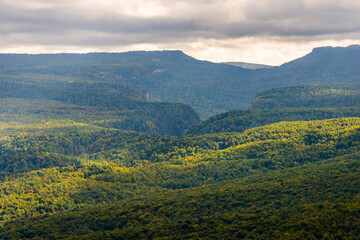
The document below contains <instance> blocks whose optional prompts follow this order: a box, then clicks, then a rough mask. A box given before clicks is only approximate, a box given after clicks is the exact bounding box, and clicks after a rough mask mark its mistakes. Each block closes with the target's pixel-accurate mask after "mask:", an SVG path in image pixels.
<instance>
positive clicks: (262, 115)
mask: <svg viewBox="0 0 360 240" xmlns="http://www.w3.org/2000/svg"><path fill="white" fill-rule="evenodd" d="M342 117H360V108H359V107H349V108H284V109H271V110H233V111H229V112H226V113H222V114H218V115H215V116H213V117H211V118H209V119H208V120H206V121H203V122H201V123H200V124H198V125H194V126H193V127H191V128H190V129H188V130H186V131H185V134H187V135H190V134H206V133H220V132H244V131H245V130H247V129H250V128H254V127H261V126H265V125H268V124H271V123H277V122H284V121H311V120H323V119H331V118H342Z"/></svg>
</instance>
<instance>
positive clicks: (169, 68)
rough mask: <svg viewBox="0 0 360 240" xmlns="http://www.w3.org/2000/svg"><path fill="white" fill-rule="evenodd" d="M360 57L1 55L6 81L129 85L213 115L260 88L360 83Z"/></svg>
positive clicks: (356, 50)
mask: <svg viewBox="0 0 360 240" xmlns="http://www.w3.org/2000/svg"><path fill="white" fill-rule="evenodd" d="M359 56H360V47H359V46H350V47H347V48H330V47H327V48H318V49H314V50H313V51H312V52H311V53H309V54H308V55H306V56H304V57H303V58H300V59H297V60H294V61H292V62H289V63H287V64H284V65H282V66H280V67H273V68H269V69H255V70H251V69H244V68H240V67H235V66H230V65H226V64H216V63H211V62H206V61H199V60H196V59H194V58H191V57H189V56H187V55H185V54H184V53H182V52H180V51H155V52H127V53H89V54H53V55H52V54H48V55H47V54H43V55H41V54H40V55H21V54H19V55H14V54H0V80H3V81H10V82H19V81H20V82H25V83H26V84H39V83H40V82H42V83H41V84H44V83H49V84H55V83H56V84H58V85H59V84H60V85H61V84H64V83H74V84H79V83H84V82H91V83H94V84H108V85H109V86H111V88H116V86H118V85H121V86H124V85H125V86H127V87H128V88H129V89H128V90H129V91H130V90H131V91H135V92H141V94H140V95H142V96H143V97H144V96H145V98H146V96H148V97H149V99H150V101H155V100H156V101H158V100H160V101H165V102H183V103H187V104H189V105H191V106H193V107H194V108H195V110H196V111H197V113H198V114H199V115H200V117H201V118H202V119H207V118H209V117H211V116H213V115H215V114H217V113H222V112H226V111H229V110H233V109H245V108H246V107H247V106H248V105H249V104H250V103H251V101H252V100H253V98H254V97H255V95H256V94H257V93H258V92H259V91H265V90H269V89H272V88H277V87H284V86H293V85H298V84H313V83H321V84H329V83H358V76H359V74H360V72H359V71H360V70H359V68H358V63H359V60H360V59H359ZM147 94H148V95H147ZM146 99H147V98H146Z"/></svg>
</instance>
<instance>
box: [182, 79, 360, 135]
mask: <svg viewBox="0 0 360 240" xmlns="http://www.w3.org/2000/svg"><path fill="white" fill-rule="evenodd" d="M341 117H360V85H359V84H342V85H340V84H332V85H311V86H307V85H300V86H293V87H283V88H275V89H271V90H268V91H265V92H261V93H259V94H257V97H256V98H255V100H254V101H253V102H252V103H251V104H250V106H249V107H248V109H247V110H233V111H230V112H227V113H223V114H219V115H215V116H213V117H211V118H209V119H208V120H206V121H204V122H202V123H201V124H199V125H196V126H193V127H192V128H190V129H189V130H187V131H186V133H187V134H204V133H217V132H243V131H245V130H246V129H249V128H253V127H259V126H264V125H267V124H271V123H276V122H281V121H309V120H322V119H331V118H341Z"/></svg>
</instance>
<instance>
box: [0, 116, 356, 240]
mask: <svg viewBox="0 0 360 240" xmlns="http://www.w3.org/2000/svg"><path fill="white" fill-rule="evenodd" d="M61 124H62V125H61ZM359 127H360V120H359V119H358V118H341V119H333V120H323V121H310V122H284V123H277V124H272V125H268V126H264V127H260V128H254V129H250V130H246V131H245V132H244V133H221V134H210V135H209V134H208V135H194V136H187V137H166V136H152V135H147V134H142V133H135V132H124V131H120V130H116V129H107V128H103V127H99V126H93V125H89V124H76V123H58V126H52V127H45V126H44V125H41V126H40V125H38V126H32V127H31V128H30V127H29V126H27V128H12V129H3V131H2V137H1V158H0V162H1V163H2V164H1V165H0V168H1V171H2V175H1V176H2V177H1V179H2V180H1V182H2V184H1V189H0V194H1V198H0V206H1V212H0V216H1V223H2V225H3V227H2V228H1V229H0V234H1V235H0V236H1V238H3V239H25V238H30V239H31V238H36V237H37V238H39V237H40V238H45V239H63V238H69V239H91V238H95V239H106V238H109V239H118V238H127V239H139V238H143V239H144V238H145V239H146V238H154V237H160V238H161V237H162V238H165V237H169V238H170V239H179V238H180V239H182V238H184V239H186V238H214V237H215V238H216V237H221V236H227V237H228V238H233V239H236V238H239V237H249V238H267V237H269V236H271V237H275V236H276V237H277V238H283V239H286V238H289V239H291V238H290V237H291V236H296V237H297V238H298V239H301V238H303V237H304V236H305V237H309V238H314V239H315V238H317V237H319V236H334V234H337V236H338V237H343V238H344V237H346V236H348V237H350V239H351V237H352V236H356V234H357V233H358V231H359V228H358V224H356V223H357V221H358V219H359V216H358V199H359V198H358V194H359V189H358V187H357V180H356V179H359V178H358V174H359V171H358V169H359V167H360V166H358V165H359V164H358V162H359V161H358V160H359V154H358V152H359V150H360V149H359V147H360V144H359V143H360V142H359V141H360V130H359ZM109 204H110V205H109ZM314 211H315V212H314ZM314 213H315V214H314ZM328 219H334V220H332V221H331V222H330V221H328ZM292 239H293V238H292Z"/></svg>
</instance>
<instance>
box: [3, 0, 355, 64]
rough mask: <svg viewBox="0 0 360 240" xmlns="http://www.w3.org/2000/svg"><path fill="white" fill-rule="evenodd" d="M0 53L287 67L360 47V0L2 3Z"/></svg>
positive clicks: (47, 0) (20, 0) (22, 0)
mask: <svg viewBox="0 0 360 240" xmlns="http://www.w3.org/2000/svg"><path fill="white" fill-rule="evenodd" d="M0 36H1V37H0V52H3V53H5V52H6V53H9V52H15V53H45V52H46V53H49V52H50V53H55V52H93V51H102V52H103V51H110V52H123V51H130V50H165V49H179V50H183V51H184V52H185V53H186V54H188V55H191V56H193V57H195V58H198V59H203V60H210V61H214V62H222V61H245V62H254V63H264V64H272V65H279V64H281V63H284V62H286V61H290V60H292V59H295V58H298V57H301V56H303V55H305V54H307V53H308V52H310V51H311V49H312V48H314V47H318V46H347V45H351V44H360V1H359V0H58V1H56V0H0Z"/></svg>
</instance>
